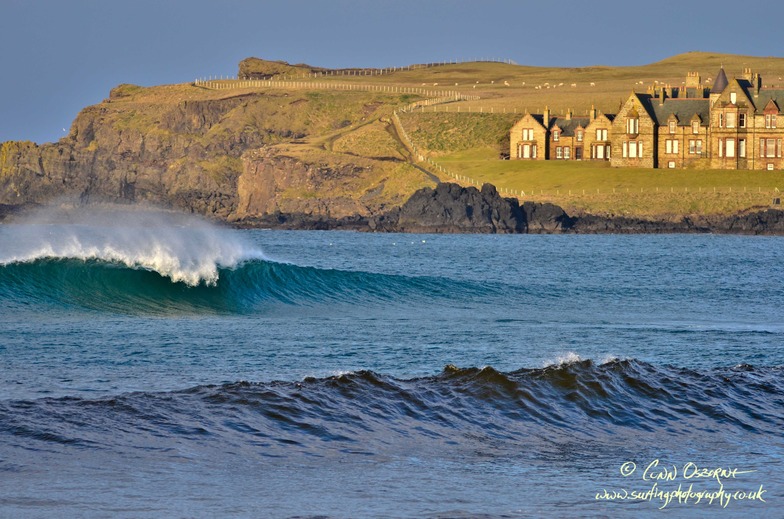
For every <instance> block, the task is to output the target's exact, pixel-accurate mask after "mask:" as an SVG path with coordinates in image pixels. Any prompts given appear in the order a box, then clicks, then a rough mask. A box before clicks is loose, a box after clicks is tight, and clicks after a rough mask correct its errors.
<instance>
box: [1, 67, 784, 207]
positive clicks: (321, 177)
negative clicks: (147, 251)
mask: <svg viewBox="0 0 784 519" xmlns="http://www.w3.org/2000/svg"><path fill="white" fill-rule="evenodd" d="M722 65H723V66H724V68H725V70H726V71H727V73H728V75H730V77H731V76H732V75H733V74H735V73H738V74H739V73H740V72H741V71H742V70H743V68H747V67H751V68H753V69H754V70H755V71H756V72H759V73H761V75H762V77H763V80H764V83H765V84H766V85H770V84H781V85H784V80H783V79H781V78H782V77H784V59H781V58H762V57H749V56H734V55H724V54H710V53H701V52H691V53H687V54H682V55H679V56H675V57H672V58H668V59H665V60H663V61H660V62H657V63H653V64H649V65H643V66H634V67H606V66H600V65H597V66H591V67H581V68H550V67H530V66H521V65H514V64H506V63H490V62H478V63H476V62H474V63H462V64H438V65H434V66H412V67H400V68H395V69H384V70H378V69H344V70H329V69H324V68H318V67H311V66H308V65H289V64H287V63H283V62H272V61H265V60H258V59H255V58H249V59H248V60H244V61H243V62H242V63H241V64H240V67H239V71H238V74H239V76H240V77H241V78H255V79H258V80H262V79H263V80H267V79H273V80H274V82H273V83H272V84H269V83H260V82H258V81H257V82H255V83H251V82H248V81H236V80H233V81H227V80H223V81H214V82H212V83H211V84H210V85H206V86H205V85H203V84H179V85H164V86H157V87H149V88H143V87H138V86H134V85H122V86H120V87H117V88H115V89H114V90H113V91H112V93H111V95H110V97H109V99H107V100H105V101H104V102H103V103H100V104H99V105H95V106H92V107H88V108H86V109H85V110H83V111H82V113H81V114H80V115H79V116H78V118H77V120H76V121H75V122H74V124H73V126H72V128H71V131H70V133H69V135H68V136H67V137H65V138H64V139H62V140H61V141H59V142H58V143H54V144H47V145H42V146H36V145H33V144H32V143H14V142H11V143H4V144H3V145H2V147H1V148H0V188H1V189H0V198H2V199H0V204H13V203H22V202H37V201H40V200H42V199H45V198H46V197H47V196H52V195H54V194H59V193H61V191H62V189H63V187H62V186H64V185H65V186H71V187H72V189H73V190H75V191H76V192H78V193H81V195H82V196H84V195H85V193H86V194H92V193H99V194H102V195H103V196H104V197H106V196H110V197H111V196H114V197H119V198H123V199H135V200H139V199H142V200H150V201H164V202H168V203H171V204H173V205H175V206H180V207H183V208H186V209H189V210H192V211H196V212H201V213H205V214H213V215H215V216H218V217H221V218H227V219H234V220H242V219H243V218H253V217H256V216H259V215H260V214H269V213H272V212H296V213H303V214H324V215H328V216H338V217H340V216H349V215H352V214H375V213H380V212H383V211H384V210H386V209H388V208H390V207H394V206H398V205H400V204H401V203H402V202H403V201H404V200H405V199H406V198H407V197H408V196H410V194H411V193H413V192H414V191H415V190H416V189H418V188H420V187H423V186H426V185H433V183H434V181H435V180H436V179H441V180H452V181H453V180H454V178H455V177H457V178H459V179H460V180H459V181H460V182H461V183H469V182H473V183H476V184H481V183H482V182H491V183H493V184H495V185H496V186H497V187H498V188H499V189H501V190H502V191H505V192H507V193H509V194H512V193H513V194H515V195H516V196H519V197H520V198H521V199H523V200H534V201H550V202H554V203H556V204H559V205H562V206H563V207H564V208H566V209H567V210H569V211H571V212H576V213H580V212H592V213H600V214H616V215H632V216H646V217H658V218H661V217H665V218H667V217H673V218H677V217H680V216H682V215H690V214H728V213H733V212H737V211H741V210H744V209H748V208H752V207H760V206H766V205H768V204H769V203H770V200H771V197H772V196H775V195H776V193H777V189H784V182H783V181H782V180H783V179H784V178H783V177H782V176H781V174H780V172H768V171H765V172H762V171H754V172H749V171H708V170H700V171H696V170H650V169H629V168H623V169H619V168H610V167H609V166H608V165H607V164H597V163H592V162H574V161H571V162H555V161H549V162H538V163H531V162H522V161H506V160H501V154H502V153H503V152H504V151H508V131H509V128H510V127H511V126H512V124H513V123H514V122H515V120H516V119H517V118H519V117H521V116H522V114H523V113H524V112H525V111H526V110H528V111H530V112H534V113H541V111H542V110H543V109H544V108H545V106H548V107H549V108H550V110H551V111H552V112H553V113H554V114H561V113H565V112H566V110H569V109H571V110H572V111H573V113H574V114H575V115H578V116H579V115H584V114H587V112H588V110H589V109H590V108H591V106H595V107H596V108H597V109H598V110H600V111H602V112H605V113H615V112H616V111H617V110H618V107H619V105H620V103H621V102H622V101H623V100H624V99H626V98H627V97H628V95H629V93H630V92H632V91H635V90H636V91H645V90H646V89H647V87H648V85H651V84H654V82H658V84H660V85H661V84H670V85H672V86H680V85H681V82H682V81H684V79H685V77H686V75H687V73H688V72H693V71H697V72H699V73H700V75H701V76H702V78H703V80H705V83H706V85H710V83H711V80H712V78H713V77H714V76H715V74H716V72H718V70H719V68H720V66H722ZM215 87H220V88H217V89H216V88H215ZM548 87H549V88H548ZM455 93H459V94H461V95H463V96H472V98H471V100H463V101H458V102H449V103H441V104H436V105H428V106H419V107H417V108H415V109H413V110H410V109H409V110H408V111H400V108H402V107H406V106H408V107H410V106H411V103H416V102H422V101H425V100H427V99H430V98H433V97H439V96H443V95H453V94H455ZM395 110H398V116H399V119H398V120H399V122H400V124H397V121H396V119H395V117H394V116H393V113H394V111H395ZM406 135H407V136H408V138H410V141H411V142H413V145H414V146H416V152H414V149H413V148H412V147H411V144H410V142H409V141H408V140H407V138H406ZM422 159H425V160H422ZM85 169H86V170H87V171H88V172H87V173H84V172H83V171H84V170H85ZM469 179H470V180H469ZM42 186H43V187H42Z"/></svg>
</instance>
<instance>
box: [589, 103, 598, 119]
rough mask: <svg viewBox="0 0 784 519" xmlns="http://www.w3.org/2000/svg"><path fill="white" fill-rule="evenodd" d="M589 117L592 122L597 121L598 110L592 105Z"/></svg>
mask: <svg viewBox="0 0 784 519" xmlns="http://www.w3.org/2000/svg"><path fill="white" fill-rule="evenodd" d="M588 115H589V117H590V118H591V120H592V121H593V120H594V119H596V108H595V107H594V106H593V105H591V111H590V112H588Z"/></svg>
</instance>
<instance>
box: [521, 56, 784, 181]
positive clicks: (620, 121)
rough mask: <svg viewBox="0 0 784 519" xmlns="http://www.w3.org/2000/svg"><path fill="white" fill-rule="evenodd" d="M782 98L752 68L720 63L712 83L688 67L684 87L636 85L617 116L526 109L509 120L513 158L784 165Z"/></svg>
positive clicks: (655, 165) (634, 163) (645, 165)
mask: <svg viewBox="0 0 784 519" xmlns="http://www.w3.org/2000/svg"><path fill="white" fill-rule="evenodd" d="M782 103H784V89H775V88H765V87H763V85H762V77H761V76H760V75H759V74H756V73H753V72H752V71H751V69H746V70H744V71H743V75H742V76H741V77H740V78H733V79H732V80H729V79H727V75H726V73H725V72H724V69H723V68H722V69H721V70H720V71H719V74H718V75H717V76H716V79H715V81H714V82H713V86H712V87H711V88H710V90H709V89H707V88H706V87H704V86H703V85H702V82H701V78H700V75H699V74H698V73H696V72H691V73H689V75H688V76H687V78H686V81H685V83H684V85H683V86H682V87H678V88H673V87H670V86H661V87H659V86H655V87H651V88H649V90H648V92H647V93H645V94H641V93H636V92H632V93H631V94H630V95H629V98H628V99H627V100H626V101H625V102H624V103H623V104H622V105H621V108H620V110H619V111H618V113H617V114H615V115H611V114H608V115H603V114H598V113H597V112H596V110H595V109H593V108H591V111H590V113H589V116H588V117H573V116H572V114H571V112H567V114H566V116H565V117H551V116H550V111H549V109H545V111H544V113H543V114H542V115H535V114H528V113H526V115H525V116H524V117H523V118H522V119H521V120H520V121H518V123H516V124H515V125H514V126H513V127H512V130H511V133H510V158H512V159H523V160H525V159H535V160H609V161H610V164H611V165H612V166H617V167H642V168H711V169H769V170H779V169H784V158H783V157H782V152H783V151H784V150H782V139H784V121H782V114H781V104H782ZM532 146H536V147H535V148H532ZM533 149H535V150H536V151H535V152H531V150H533ZM526 150H528V151H526ZM526 153H527V154H526ZM532 153H533V154H532Z"/></svg>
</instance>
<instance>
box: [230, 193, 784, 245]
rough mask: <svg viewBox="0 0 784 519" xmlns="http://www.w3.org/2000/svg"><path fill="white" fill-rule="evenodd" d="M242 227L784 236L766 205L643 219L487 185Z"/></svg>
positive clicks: (780, 221) (780, 217) (779, 219)
mask: <svg viewBox="0 0 784 519" xmlns="http://www.w3.org/2000/svg"><path fill="white" fill-rule="evenodd" d="M233 224H234V225H235V226H237V227H241V228H269V229H290V230H299V229H310V230H338V229H342V230H352V231H368V232H408V233H437V234H459V233H484V234H667V233H717V234H752V235H784V211H782V210H778V209H765V210H759V211H751V212H745V213H741V214H735V215H729V216H702V217H683V218H680V219H667V220H665V219H662V220H646V219H642V218H627V217H607V216H597V215H580V216H570V215H568V214H567V213H566V212H565V211H564V210H563V209H562V208H561V207H559V206H557V205H554V204H547V203H543V204H542V203H535V202H524V203H523V204H520V203H519V202H518V201H517V200H516V199H513V198H504V197H502V196H501V195H500V194H499V193H498V191H497V190H496V188H495V187H494V186H492V185H491V184H485V185H484V186H482V188H481V189H477V188H475V187H462V186H459V185H457V184H452V183H442V184H439V185H438V186H437V187H436V188H435V189H432V188H423V189H420V190H419V191H417V192H416V193H414V194H413V195H412V196H411V198H409V199H408V201H406V202H405V203H404V204H403V205H402V206H401V207H400V208H398V209H396V210H393V211H390V212H387V213H384V214H381V215H375V216H369V217H364V216H353V217H346V218H325V217H323V216H320V215H319V216H313V215H306V214H281V213H276V214H271V215H267V216H265V217H262V218H252V219H244V220H241V221H237V222H233Z"/></svg>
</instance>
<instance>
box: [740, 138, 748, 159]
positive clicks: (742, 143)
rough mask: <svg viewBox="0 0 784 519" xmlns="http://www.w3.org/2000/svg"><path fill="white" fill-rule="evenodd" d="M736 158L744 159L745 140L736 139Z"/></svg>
mask: <svg viewBox="0 0 784 519" xmlns="http://www.w3.org/2000/svg"><path fill="white" fill-rule="evenodd" d="M738 157H740V158H742V159H745V158H746V139H738Z"/></svg>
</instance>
